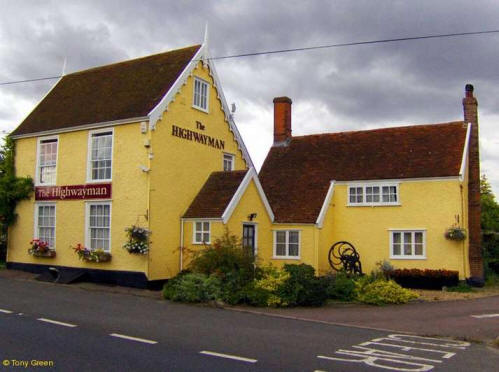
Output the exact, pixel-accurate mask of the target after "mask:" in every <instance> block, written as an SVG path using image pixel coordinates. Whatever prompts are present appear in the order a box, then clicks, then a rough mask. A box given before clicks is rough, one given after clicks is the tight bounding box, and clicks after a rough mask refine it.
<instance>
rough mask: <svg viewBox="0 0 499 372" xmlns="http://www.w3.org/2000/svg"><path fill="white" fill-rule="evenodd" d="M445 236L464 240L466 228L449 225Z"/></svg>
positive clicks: (450, 238)
mask: <svg viewBox="0 0 499 372" xmlns="http://www.w3.org/2000/svg"><path fill="white" fill-rule="evenodd" d="M445 238H446V239H449V240H456V241H461V240H464V239H466V230H465V229H463V228H461V227H451V228H450V229H447V231H446V232H445Z"/></svg>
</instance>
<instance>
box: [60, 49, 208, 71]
mask: <svg viewBox="0 0 499 372" xmlns="http://www.w3.org/2000/svg"><path fill="white" fill-rule="evenodd" d="M196 47H197V48H200V47H201V44H195V45H190V46H187V47H184V48H179V49H171V50H168V51H166V52H160V53H154V54H149V55H146V56H142V57H136V58H131V59H126V60H123V61H119V62H113V63H109V64H106V65H100V66H95V67H90V68H87V69H85V70H79V71H75V72H72V73H70V74H66V75H64V76H63V78H64V77H66V76H75V75H81V74H85V73H88V72H94V71H96V70H105V69H106V68H111V67H115V66H117V65H124V64H127V63H134V62H138V61H140V60H146V59H148V58H153V57H157V56H160V55H163V54H169V53H173V52H180V51H183V50H186V49H191V48H196Z"/></svg>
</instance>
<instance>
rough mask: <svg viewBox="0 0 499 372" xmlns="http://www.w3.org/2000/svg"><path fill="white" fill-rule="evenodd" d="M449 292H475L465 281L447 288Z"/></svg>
mask: <svg viewBox="0 0 499 372" xmlns="http://www.w3.org/2000/svg"><path fill="white" fill-rule="evenodd" d="M447 292H461V293H466V292H473V288H472V287H471V286H470V285H468V284H466V283H465V282H459V284H458V285H456V286H454V287H449V288H447Z"/></svg>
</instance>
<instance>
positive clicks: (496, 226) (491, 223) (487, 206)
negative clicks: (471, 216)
mask: <svg viewBox="0 0 499 372" xmlns="http://www.w3.org/2000/svg"><path fill="white" fill-rule="evenodd" d="M480 204H481V207H482V217H481V218H482V219H481V225H482V230H483V231H487V232H498V233H499V204H498V203H497V201H496V198H495V196H494V193H493V192H492V187H491V186H490V183H489V181H488V180H487V177H486V176H485V175H483V176H482V178H481V180H480Z"/></svg>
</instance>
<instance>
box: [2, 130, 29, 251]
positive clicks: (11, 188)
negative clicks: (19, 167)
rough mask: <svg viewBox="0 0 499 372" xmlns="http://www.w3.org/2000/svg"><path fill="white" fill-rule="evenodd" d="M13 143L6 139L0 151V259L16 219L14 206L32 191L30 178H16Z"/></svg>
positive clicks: (11, 140)
mask: <svg viewBox="0 0 499 372" xmlns="http://www.w3.org/2000/svg"><path fill="white" fill-rule="evenodd" d="M14 156H15V142H14V140H13V139H12V138H10V137H6V138H5V142H4V144H3V146H2V148H1V149H0V229H1V239H0V240H1V241H0V245H1V246H2V248H3V249H1V250H0V259H1V258H3V257H1V256H3V254H4V252H2V251H3V250H4V249H5V248H4V246H5V240H6V236H7V228H8V227H9V225H11V224H12V223H13V222H14V221H15V219H16V213H15V209H16V205H17V203H18V202H19V201H20V200H23V199H28V198H29V197H30V195H31V193H32V191H33V180H32V179H31V178H30V177H16V174H15V167H14Z"/></svg>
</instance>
